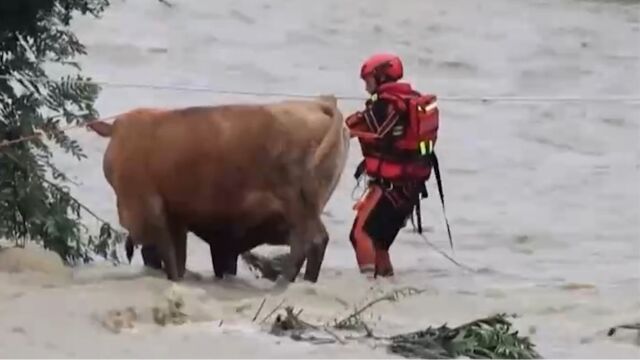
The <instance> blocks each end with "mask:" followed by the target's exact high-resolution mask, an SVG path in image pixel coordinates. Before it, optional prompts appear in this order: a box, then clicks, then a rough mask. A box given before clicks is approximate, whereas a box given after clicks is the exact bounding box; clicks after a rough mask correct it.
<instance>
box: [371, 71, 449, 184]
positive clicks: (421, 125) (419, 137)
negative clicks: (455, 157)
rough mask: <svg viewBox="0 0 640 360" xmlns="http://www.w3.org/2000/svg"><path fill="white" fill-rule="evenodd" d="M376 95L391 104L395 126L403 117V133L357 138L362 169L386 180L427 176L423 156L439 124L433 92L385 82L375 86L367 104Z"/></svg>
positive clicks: (414, 178) (425, 162)
mask: <svg viewBox="0 0 640 360" xmlns="http://www.w3.org/2000/svg"><path fill="white" fill-rule="evenodd" d="M376 96H377V99H381V100H385V101H387V102H388V103H390V104H391V106H393V107H394V109H395V110H396V112H397V113H398V114H399V115H400V118H399V119H398V123H396V125H395V126H398V125H400V124H402V122H403V121H404V122H405V123H404V124H402V125H403V126H404V133H403V134H402V136H400V137H396V138H393V139H392V140H390V142H389V141H384V140H382V139H367V138H359V141H360V146H361V148H362V153H363V155H364V171H365V172H366V173H367V175H369V176H371V177H374V178H381V179H384V180H388V181H390V182H406V181H426V180H428V179H429V177H430V176H431V165H430V163H429V162H428V160H427V157H428V155H430V154H431V152H432V150H433V146H434V145H435V143H436V140H437V133H438V125H439V112H438V107H437V103H436V96H435V95H431V94H420V93H418V92H416V91H414V90H413V89H412V88H411V85H409V84H406V83H387V84H383V85H381V86H380V87H378V91H377V94H376V95H374V98H373V99H372V100H373V101H368V102H367V107H370V106H372V103H373V102H374V101H376V100H377V99H376ZM395 126H394V127H395ZM390 131H393V129H392V130H390ZM387 137H389V136H387Z"/></svg>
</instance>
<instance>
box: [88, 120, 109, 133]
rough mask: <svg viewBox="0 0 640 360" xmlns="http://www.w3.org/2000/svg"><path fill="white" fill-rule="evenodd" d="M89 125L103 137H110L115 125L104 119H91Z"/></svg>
mask: <svg viewBox="0 0 640 360" xmlns="http://www.w3.org/2000/svg"><path fill="white" fill-rule="evenodd" d="M87 127H88V128H89V129H91V130H93V131H95V132H96V133H97V134H98V135H100V136H103V137H110V136H111V134H112V133H113V125H111V124H109V123H106V122H104V121H99V120H96V121H91V122H90V123H88V124H87Z"/></svg>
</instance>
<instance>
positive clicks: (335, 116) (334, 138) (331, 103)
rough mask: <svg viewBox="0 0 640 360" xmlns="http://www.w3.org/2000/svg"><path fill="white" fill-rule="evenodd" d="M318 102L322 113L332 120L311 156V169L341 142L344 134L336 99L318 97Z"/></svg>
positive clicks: (325, 96)
mask: <svg viewBox="0 0 640 360" xmlns="http://www.w3.org/2000/svg"><path fill="white" fill-rule="evenodd" d="M318 102H319V103H320V107H321V109H322V112H323V113H324V114H325V115H327V116H329V117H330V118H331V119H332V123H331V126H330V127H329V131H327V133H326V134H325V136H324V138H323V139H322V141H321V142H320V145H319V146H318V148H317V149H316V152H315V154H314V156H313V163H312V169H314V168H315V167H316V166H318V164H319V163H320V162H321V161H322V159H324V157H325V156H327V153H329V152H330V151H331V149H333V148H334V147H336V146H337V145H338V144H339V143H340V141H342V138H343V136H342V135H343V132H344V118H343V116H342V112H340V110H339V109H338V99H337V98H336V97H335V96H333V95H320V96H318Z"/></svg>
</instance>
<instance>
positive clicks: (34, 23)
mask: <svg viewBox="0 0 640 360" xmlns="http://www.w3.org/2000/svg"><path fill="white" fill-rule="evenodd" d="M108 5H109V2H108V0H20V1H0V76H1V77H0V141H2V140H14V139H19V138H22V137H25V136H32V135H33V134H34V133H35V132H36V131H42V132H43V133H44V134H45V135H46V137H47V138H48V139H49V140H53V142H54V144H55V145H56V146H58V147H59V148H61V149H62V150H63V151H64V152H66V153H70V154H71V155H72V156H74V157H75V158H76V159H78V160H81V159H83V158H86V155H85V154H84V153H83V151H82V148H81V147H80V145H79V144H78V142H77V141H75V140H73V139H71V138H70V137H69V136H67V135H66V134H65V133H64V132H63V131H62V130H64V128H63V127H62V126H65V125H77V124H82V123H84V122H86V121H88V120H92V119H95V118H97V117H98V113H97V111H96V109H95V108H94V105H93V104H94V102H95V100H96V98H97V96H98V93H99V91H100V88H99V87H98V86H97V85H96V84H93V83H91V81H90V80H91V79H89V78H86V77H83V76H81V75H80V74H72V75H66V76H64V77H62V78H60V79H53V80H52V79H50V78H49V77H48V76H47V73H46V71H45V70H44V65H47V64H49V63H57V64H59V65H63V66H67V67H68V68H69V69H71V70H72V71H73V70H75V71H79V70H80V66H79V65H78V63H77V62H75V61H74V60H73V59H74V57H76V56H77V55H82V54H85V52H86V51H85V47H84V46H83V45H82V44H81V43H80V41H79V40H78V39H77V37H76V36H75V35H74V34H73V33H72V32H71V30H70V28H69V24H70V22H71V20H72V18H73V16H75V15H77V14H79V13H80V14H91V15H93V16H96V17H98V16H99V15H100V13H101V12H102V11H103V10H104V9H105V8H106V7H107V6H108ZM68 181H69V179H68V178H67V176H66V175H65V174H64V173H62V172H61V171H60V170H59V169H57V168H56V167H55V166H54V165H53V161H52V152H51V150H50V149H49V147H48V145H47V143H45V142H43V141H42V140H40V139H35V140H33V141H28V142H21V143H17V144H14V145H13V146H11V147H9V148H3V149H0V237H5V238H8V239H14V240H15V241H16V242H24V241H26V240H31V241H35V242H37V243H41V244H42V245H43V246H44V247H45V248H48V249H51V250H54V251H56V252H57V253H59V254H60V255H61V256H62V258H63V259H64V260H65V261H66V262H67V263H72V264H73V263H78V262H89V261H91V260H92V259H93V256H96V255H97V256H101V257H104V258H108V259H110V260H112V261H117V260H118V259H117V254H116V251H115V249H116V245H117V244H118V243H119V242H121V241H122V238H123V236H122V234H120V233H118V232H117V231H115V230H113V229H112V228H111V226H110V225H109V224H106V223H103V224H102V226H101V228H100V231H99V234H97V235H91V234H88V231H87V227H86V226H85V225H83V224H82V222H81V220H82V218H81V215H82V214H83V213H84V211H83V210H87V211H88V209H86V208H85V207H83V206H82V204H80V203H79V202H78V201H77V200H76V199H74V198H73V196H72V195H71V194H70V193H69V190H68V189H67V188H65V187H64V185H63V184H64V183H66V182H68Z"/></svg>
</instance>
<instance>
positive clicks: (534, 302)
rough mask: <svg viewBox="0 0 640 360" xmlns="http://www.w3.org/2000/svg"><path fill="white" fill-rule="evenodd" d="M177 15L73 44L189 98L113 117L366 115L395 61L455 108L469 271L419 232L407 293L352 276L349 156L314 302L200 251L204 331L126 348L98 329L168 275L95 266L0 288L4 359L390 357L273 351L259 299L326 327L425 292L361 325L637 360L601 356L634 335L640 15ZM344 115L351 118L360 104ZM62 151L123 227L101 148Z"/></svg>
mask: <svg viewBox="0 0 640 360" xmlns="http://www.w3.org/2000/svg"><path fill="white" fill-rule="evenodd" d="M170 2H171V3H173V4H174V6H173V7H167V6H165V5H163V4H162V3H161V2H158V1H156V0H135V1H133V0H129V1H123V0H115V1H112V5H111V6H110V7H109V8H108V10H107V12H106V13H105V15H104V17H103V18H102V19H100V20H94V19H89V18H87V19H78V21H76V22H75V23H74V28H75V29H76V30H77V33H78V36H79V37H80V40H81V41H82V42H83V43H85V44H86V45H87V50H88V53H89V54H88V56H87V57H84V58H82V61H81V63H82V65H83V68H84V71H85V72H86V73H87V74H90V75H91V76H92V77H93V78H95V79H98V80H102V81H106V82H111V83H119V84H123V83H128V84H132V83H133V84H156V85H157V84H162V85H174V86H179V87H182V90H177V89H173V90H172V89H159V88H147V87H122V86H109V85H104V87H103V90H102V92H101V95H100V98H99V100H98V102H97V107H98V110H99V111H100V113H101V115H104V116H108V115H112V114H116V113H119V112H122V111H126V110H129V109H131V108H133V107H137V106H171V107H173V106H176V107H177V106H188V105H202V104H223V103H229V102H266V101H273V100H280V99H282V97H280V96H271V97H265V96H253V95H246V94H245V95H241V94H220V93H213V92H207V91H188V89H186V88H192V89H193V88H199V89H200V90H202V89H203V88H214V89H219V90H227V91H241V92H243V91H251V92H277V93H296V94H309V95H314V94H320V93H332V92H333V93H336V94H337V95H346V96H362V97H364V96H365V94H364V89H363V84H362V82H361V81H360V79H359V78H358V74H359V69H360V63H361V61H362V60H363V59H364V58H365V57H366V56H368V55H369V54H371V53H372V52H376V51H387V50H388V51H394V52H396V53H398V54H399V55H401V56H402V58H403V60H404V61H405V72H406V75H407V76H406V78H407V79H408V80H409V81H411V82H412V83H413V84H414V85H415V86H416V87H417V88H418V89H420V90H422V91H425V92H432V93H435V94H437V95H439V96H440V97H441V98H440V101H439V106H440V114H441V122H442V123H441V124H442V125H441V128H440V136H439V140H438V145H437V148H436V149H437V151H438V153H439V157H440V162H441V167H442V171H443V178H444V187H445V198H446V202H447V204H446V205H447V214H448V216H449V220H450V222H451V226H452V231H453V236H454V241H455V259H456V260H457V261H459V262H461V263H463V264H464V265H466V266H469V267H471V268H473V269H475V270H476V271H475V272H468V271H465V270H463V269H461V268H458V267H456V266H455V265H453V264H452V263H450V262H449V261H448V260H446V259H445V258H444V257H442V256H441V255H440V254H438V253H437V252H435V251H434V250H432V249H431V248H430V247H429V246H427V244H426V243H425V242H424V240H423V239H421V238H420V237H419V236H417V235H416V234H414V233H412V232H411V226H410V225H409V226H408V227H407V228H405V229H404V230H403V231H402V232H401V234H400V235H399V236H398V238H397V239H396V241H395V243H394V245H393V247H392V248H391V258H392V261H393V264H394V267H395V271H396V276H395V278H393V279H392V280H388V279H385V280H377V281H373V280H368V279H366V278H363V277H362V276H360V274H359V273H358V272H357V267H356V262H355V257H354V254H353V250H352V248H351V245H350V243H349V239H348V235H349V230H350V227H351V224H352V221H353V217H354V212H353V210H352V205H353V203H354V201H355V197H356V196H357V195H358V194H361V192H362V189H357V190H356V191H355V192H354V187H355V185H356V182H355V180H354V179H353V178H352V176H351V174H352V173H353V170H354V169H355V166H356V164H357V163H358V162H359V160H360V157H359V156H360V150H359V147H358V145H357V142H356V141H355V140H354V141H353V142H352V149H351V153H350V156H349V160H348V163H347V168H346V170H345V173H344V176H343V177H342V179H341V182H340V184H339V186H338V188H337V190H336V192H335V193H334V195H333V197H332V199H331V201H330V202H329V204H328V207H327V209H326V213H325V216H324V219H325V221H326V224H327V226H328V229H329V233H330V236H331V241H330V244H329V247H328V250H327V253H326V257H325V262H324V265H323V268H322V272H321V275H320V281H319V282H318V283H317V284H315V285H311V284H308V283H303V282H298V283H296V284H294V285H293V286H291V287H290V288H289V289H288V290H287V291H286V292H285V293H279V294H272V293H269V292H268V289H269V288H270V286H271V284H270V283H268V282H267V281H262V280H257V279H255V278H254V276H253V275H252V274H251V273H250V271H249V270H248V268H247V267H246V266H245V265H244V264H241V265H240V269H239V276H238V278H237V279H234V280H229V281H226V280H225V281H222V282H220V281H218V282H214V281H213V280H211V277H212V268H211V263H210V258H209V250H208V248H207V246H205V244H204V242H202V241H201V240H199V239H198V238H196V237H193V236H191V237H190V243H189V254H188V260H187V267H188V269H190V270H192V271H195V272H198V273H200V274H202V275H203V276H204V277H205V281H201V282H197V281H188V282H185V283H183V284H181V285H180V286H181V288H182V291H183V292H184V293H185V294H186V295H185V299H186V300H187V304H188V305H189V306H191V307H192V308H193V309H196V310H194V311H195V313H196V314H195V315H194V316H193V321H192V322H191V323H190V324H188V325H183V326H179V327H165V328H160V327H154V326H152V325H151V322H148V324H147V323H144V324H147V325H145V326H141V327H140V328H139V329H137V330H136V332H135V333H133V334H126V335H113V334H111V333H108V332H106V331H105V330H104V329H103V328H102V327H100V326H99V323H98V322H97V321H96V320H95V317H96V316H97V315H96V314H102V313H104V312H105V311H107V310H108V309H111V308H114V307H125V306H138V307H145V306H146V307H149V306H152V302H153V301H154V299H155V298H156V297H157V296H158V294H160V293H162V292H163V291H165V289H166V288H167V287H168V286H169V285H168V282H167V281H166V280H164V278H163V277H162V276H161V275H154V274H146V275H143V274H141V273H140V272H141V258H140V255H139V252H138V253H137V254H136V256H135V258H134V262H133V264H132V265H128V264H126V263H125V264H124V265H123V266H121V267H117V268H114V267H111V266H109V265H107V264H93V265H88V266H85V267H81V268H78V269H75V270H74V274H73V279H72V280H68V279H66V278H65V279H62V280H60V279H57V280H51V279H49V280H47V279H42V278H40V277H37V278H36V277H30V276H28V275H26V274H25V275H7V274H1V273H0V281H1V282H2V283H3V285H2V286H0V319H1V320H0V355H2V356H10V357H19V356H39V357H41V356H65V357H67V356H69V357H80V356H93V357H95V356H96V355H99V354H101V355H100V356H103V357H138V356H148V357H184V356H190V357H217V356H243V357H298V356H301V357H388V356H389V355H388V354H386V353H385V350H384V349H383V348H372V347H371V346H369V345H367V344H357V343H353V344H348V345H338V344H336V345H323V346H314V345H310V344H306V343H300V342H294V341H292V340H289V339H285V338H277V337H274V336H270V335H268V334H266V332H265V331H264V329H261V328H260V327H259V325H257V324H255V323H252V322H251V318H252V317H253V315H254V313H255V311H256V308H257V307H258V305H259V304H260V302H261V301H262V299H263V298H264V297H265V296H267V301H266V305H265V308H269V309H271V308H273V307H275V306H276V305H277V304H278V303H279V302H280V301H281V300H282V299H286V302H287V303H290V304H293V305H296V306H298V307H303V308H304V309H305V310H304V314H305V315H307V316H308V319H309V320H313V321H321V320H328V319H331V318H333V317H335V316H337V315H339V314H346V313H348V312H349V309H350V308H352V306H353V305H357V304H362V303H364V302H366V301H368V300H370V299H372V298H374V297H375V296H378V295H379V293H380V292H381V291H385V290H389V289H394V288H397V287H402V286H414V287H416V288H425V289H427V291H426V292H425V293H423V294H422V295H419V296H415V297H410V298H407V299H405V300H403V301H401V302H397V303H393V304H386V303H385V304H381V305H379V306H377V307H375V308H373V310H372V313H371V315H370V318H368V319H369V321H370V322H371V324H372V326H373V327H374V329H375V331H376V332H379V333H380V334H392V333H397V332H402V331H408V330H414V329H417V328H423V327H426V326H428V325H440V324H442V323H444V322H447V323H449V324H459V323H462V322H466V321H469V320H471V319H473V318H476V317H481V316H486V315H489V314H492V313H494V312H508V313H517V314H519V315H520V317H519V318H518V319H517V320H515V324H516V326H517V327H518V328H519V329H520V330H521V333H523V334H527V335H530V336H531V338H532V340H533V342H534V343H536V344H537V349H538V351H539V352H540V353H541V354H542V355H543V356H544V357H563V358H566V357H587V358H592V357H612V358H619V357H640V347H639V345H637V344H636V343H635V339H634V337H635V334H634V333H632V332H623V331H621V332H620V334H619V335H616V336H614V337H607V336H606V331H607V330H608V328H609V327H611V326H613V325H617V324H619V323H624V322H632V321H635V322H637V321H640V186H639V185H640V173H639V168H640V150H639V149H640V148H639V145H638V144H639V143H640V129H639V123H640V102H639V101H636V102H635V103H633V102H630V101H626V102H625V101H614V100H616V99H615V98H620V97H636V98H638V97H640V41H638V39H639V38H640V2H638V1H604V0H602V1H589V0H546V1H543V0H532V1H525V0H491V1H480V0H477V1H476V0H449V1H434V0H428V1H426V0H404V1H386V0H367V1H365V0H351V1H339V0H331V1H329V0H314V1H291V0H269V1H266V0H232V1H231V0H217V1H215V2H214V1H203V0H180V1H179V0H170ZM482 97H490V98H501V97H508V98H511V100H509V101H508V100H504V99H503V100H500V99H494V100H491V101H480V98H482ZM514 97H525V98H528V100H527V99H521V100H520V101H514V99H513V98H514ZM532 98H533V99H532ZM549 98H551V99H549ZM563 98H564V99H563ZM567 98H571V99H567ZM576 98H580V100H579V101H576ZM605 100H608V101H605ZM618 100H619V99H618ZM339 106H340V108H341V110H342V111H343V112H344V113H345V114H348V113H350V112H352V111H355V110H357V109H359V108H360V107H361V106H362V103H361V102H358V101H353V100H341V101H340V102H339ZM69 134H70V135H71V136H72V137H74V138H76V139H78V141H79V142H80V144H81V145H82V146H83V147H84V149H85V152H86V153H87V154H88V159H87V160H85V161H82V162H77V161H76V160H74V159H73V158H71V157H70V156H63V155H61V156H60V157H59V159H58V163H59V167H60V168H61V169H62V170H65V171H67V172H68V173H69V174H70V175H72V177H73V179H75V180H76V181H77V182H78V183H79V184H78V185H77V186H73V189H74V194H76V195H77V197H78V198H79V199H80V200H81V201H83V203H84V204H86V205H87V206H89V207H90V208H91V209H93V210H94V211H95V212H96V213H98V214H100V216H102V217H104V218H106V219H108V220H110V221H113V222H114V223H115V224H117V212H116V207H115V196H114V194H113V192H112V190H111V188H110V187H109V186H108V184H107V182H106V181H105V179H104V177H103V175H102V154H103V152H104V149H105V147H106V143H107V142H106V140H105V139H102V138H99V137H97V136H96V135H95V134H93V133H89V132H87V131H85V130H81V129H80V130H73V131H71V132H70V133H69ZM238 141H242V139H238ZM248 176H250V174H248ZM429 191H430V194H431V196H430V198H429V199H427V200H425V201H423V203H422V212H423V214H422V217H423V226H424V227H425V228H426V236H427V237H428V239H429V241H430V242H431V243H433V244H435V245H436V246H438V247H439V248H440V249H442V250H443V251H446V252H448V253H451V250H450V249H449V245H448V240H447V235H446V229H445V226H444V220H443V217H442V209H441V207H440V203H439V199H438V197H437V189H436V186H435V184H434V183H430V184H429ZM87 223H88V225H89V226H92V227H95V228H97V226H98V224H97V223H96V222H95V221H94V220H92V219H89V218H88V220H87ZM260 250H264V251H273V250H274V249H260ZM275 250H276V251H284V250H283V249H278V248H276V249H275ZM52 309H55V311H52ZM220 320H224V325H222V326H219V324H220ZM61 324H65V325H64V326H63V325H61Z"/></svg>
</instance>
